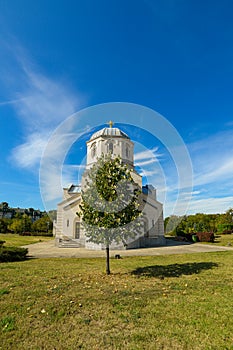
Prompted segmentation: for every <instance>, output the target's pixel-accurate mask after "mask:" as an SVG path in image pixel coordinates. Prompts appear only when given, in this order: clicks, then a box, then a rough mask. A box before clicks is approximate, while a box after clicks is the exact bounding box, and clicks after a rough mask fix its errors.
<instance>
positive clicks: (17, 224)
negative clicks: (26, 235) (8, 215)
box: [8, 214, 32, 233]
mask: <svg viewBox="0 0 233 350" xmlns="http://www.w3.org/2000/svg"><path fill="white" fill-rule="evenodd" d="M31 226H32V221H31V219H30V218H29V217H28V216H27V215H26V214H23V215H22V216H21V217H17V218H14V219H13V220H12V223H11V224H10V225H9V226H8V229H9V230H10V231H13V232H14V233H23V232H28V231H30V230H31Z"/></svg>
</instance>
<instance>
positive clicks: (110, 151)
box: [108, 142, 113, 153]
mask: <svg viewBox="0 0 233 350" xmlns="http://www.w3.org/2000/svg"><path fill="white" fill-rule="evenodd" d="M108 153H113V143H112V142H110V143H109V144H108Z"/></svg>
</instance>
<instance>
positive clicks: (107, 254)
mask: <svg viewBox="0 0 233 350" xmlns="http://www.w3.org/2000/svg"><path fill="white" fill-rule="evenodd" d="M106 274H107V275H110V262H109V246H107V247H106Z"/></svg>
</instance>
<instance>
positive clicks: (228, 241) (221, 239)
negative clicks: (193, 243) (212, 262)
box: [214, 234, 233, 247]
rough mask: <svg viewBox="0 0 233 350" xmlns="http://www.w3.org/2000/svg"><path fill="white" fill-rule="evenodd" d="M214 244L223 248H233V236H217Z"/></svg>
mask: <svg viewBox="0 0 233 350" xmlns="http://www.w3.org/2000/svg"><path fill="white" fill-rule="evenodd" d="M214 244H216V245H222V246H228V245H230V246H232V247H233V234H231V235H218V234H215V240H214Z"/></svg>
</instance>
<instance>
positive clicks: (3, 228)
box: [0, 219, 7, 233]
mask: <svg viewBox="0 0 233 350" xmlns="http://www.w3.org/2000/svg"><path fill="white" fill-rule="evenodd" d="M0 232H1V233H4V232H7V221H6V219H0Z"/></svg>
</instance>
